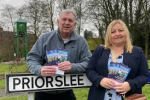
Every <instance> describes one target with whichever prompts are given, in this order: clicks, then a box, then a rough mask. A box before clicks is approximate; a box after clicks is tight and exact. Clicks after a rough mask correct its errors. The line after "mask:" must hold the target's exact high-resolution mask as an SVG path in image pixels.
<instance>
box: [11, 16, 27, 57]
mask: <svg viewBox="0 0 150 100" xmlns="http://www.w3.org/2000/svg"><path fill="white" fill-rule="evenodd" d="M15 26H16V27H15V36H14V37H15V47H16V49H15V54H16V58H20V55H19V47H20V45H21V44H19V38H20V37H22V38H23V56H24V57H25V59H26V55H27V53H28V49H27V22H26V21H25V20H24V19H22V18H19V19H18V20H17V21H16V22H15Z"/></svg>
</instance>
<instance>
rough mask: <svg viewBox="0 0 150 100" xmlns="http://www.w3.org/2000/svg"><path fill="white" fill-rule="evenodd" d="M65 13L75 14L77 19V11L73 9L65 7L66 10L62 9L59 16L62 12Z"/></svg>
mask: <svg viewBox="0 0 150 100" xmlns="http://www.w3.org/2000/svg"><path fill="white" fill-rule="evenodd" d="M63 13H71V14H73V15H74V18H75V20H76V13H75V11H74V10H72V9H64V10H62V11H61V12H60V14H59V17H60V16H61V14H63Z"/></svg>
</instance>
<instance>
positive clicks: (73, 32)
mask: <svg viewBox="0 0 150 100" xmlns="http://www.w3.org/2000/svg"><path fill="white" fill-rule="evenodd" d="M57 34H58V36H59V37H60V38H61V36H60V31H59V28H58V29H57ZM61 39H62V38H61ZM76 39H77V33H76V32H75V31H74V30H73V31H72V33H71V35H70V39H69V41H70V40H76Z"/></svg>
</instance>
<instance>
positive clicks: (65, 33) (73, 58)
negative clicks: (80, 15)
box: [27, 9, 91, 100]
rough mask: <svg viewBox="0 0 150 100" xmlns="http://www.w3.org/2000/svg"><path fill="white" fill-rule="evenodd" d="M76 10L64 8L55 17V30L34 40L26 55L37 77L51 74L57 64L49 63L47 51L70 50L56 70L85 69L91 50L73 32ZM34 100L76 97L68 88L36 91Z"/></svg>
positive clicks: (74, 98) (78, 71)
mask: <svg viewBox="0 0 150 100" xmlns="http://www.w3.org/2000/svg"><path fill="white" fill-rule="evenodd" d="M75 19H76V16H75V13H74V12H73V11H72V10H70V9H66V10H63V11H62V12H61V13H60V15H59V18H58V20H57V24H58V30H55V31H52V32H49V33H45V34H43V35H42V36H41V37H40V38H39V39H38V40H37V42H36V43H35V45H34V46H33V48H32V49H31V51H30V52H29V54H28V56H27V64H28V67H29V70H30V71H31V73H33V74H36V75H39V76H53V75H55V74H56V67H55V66H54V65H51V64H50V63H48V59H47V51H48V50H56V49H61V50H67V51H69V55H68V61H64V62H61V63H59V64H58V69H59V70H62V71H64V72H65V73H81V72H85V70H86V67H87V65H88V61H89V58H90V56H91V53H90V52H89V48H88V44H87V42H86V40H85V39H84V38H83V37H81V36H79V35H78V34H77V33H76V32H75V31H74V29H75V26H76V20H75ZM35 100H76V97H75V96H74V93H73V91H72V90H71V89H69V90H61V91H60V90H59V91H49V92H36V93H35Z"/></svg>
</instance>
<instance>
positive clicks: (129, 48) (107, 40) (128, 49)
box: [105, 19, 133, 53]
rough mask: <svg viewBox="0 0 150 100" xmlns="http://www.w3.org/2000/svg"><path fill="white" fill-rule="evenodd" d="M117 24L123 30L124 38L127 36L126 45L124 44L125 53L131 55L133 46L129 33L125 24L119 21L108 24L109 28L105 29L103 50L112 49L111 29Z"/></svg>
mask: <svg viewBox="0 0 150 100" xmlns="http://www.w3.org/2000/svg"><path fill="white" fill-rule="evenodd" d="M117 23H119V24H120V25H121V26H122V27H123V29H124V31H125V33H126V36H127V38H126V43H125V51H126V52H128V53H131V52H132V48H133V45H132V43H131V37H130V33H129V30H128V28H127V26H126V24H125V23H124V22H123V21H122V20H120V19H118V20H114V21H112V22H111V23H110V24H109V26H108V27H107V31H106V37H105V49H111V47H112V40H111V30H112V27H113V26H114V25H115V24H117Z"/></svg>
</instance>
